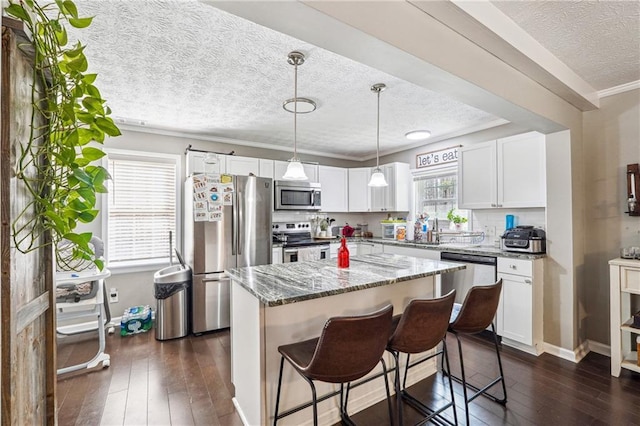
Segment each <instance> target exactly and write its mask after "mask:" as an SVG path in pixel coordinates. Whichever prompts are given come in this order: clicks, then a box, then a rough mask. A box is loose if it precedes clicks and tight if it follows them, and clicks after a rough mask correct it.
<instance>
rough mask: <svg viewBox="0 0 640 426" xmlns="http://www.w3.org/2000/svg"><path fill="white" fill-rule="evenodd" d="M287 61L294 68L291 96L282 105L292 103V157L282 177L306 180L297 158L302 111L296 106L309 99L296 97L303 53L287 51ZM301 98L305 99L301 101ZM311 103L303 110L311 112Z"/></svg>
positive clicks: (285, 106)
mask: <svg viewBox="0 0 640 426" xmlns="http://www.w3.org/2000/svg"><path fill="white" fill-rule="evenodd" d="M287 62H289V64H291V65H293V69H294V73H293V75H294V78H293V98H292V99H289V100H287V101H285V102H284V104H283V105H282V106H283V107H284V109H285V110H287V111H290V110H289V109H287V105H288V106H291V105H290V104H293V111H291V112H293V158H292V159H291V160H289V165H288V166H287V171H286V172H285V174H284V176H282V179H284V180H307V179H308V178H307V175H306V174H305V173H304V167H302V163H301V162H300V159H299V158H298V135H297V134H298V114H299V113H302V111H298V107H299V106H301V105H304V104H307V105H308V103H306V102H305V101H311V100H310V99H306V98H298V66H299V65H302V64H304V55H303V54H302V53H300V52H296V51H295V50H294V51H293V52H291V53H289V56H288V59H287ZM303 99H304V100H305V101H303ZM311 102H312V104H313V109H311V110H307V111H305V112H311V111H313V110H314V109H315V105H316V104H315V103H314V102H313V101H311Z"/></svg>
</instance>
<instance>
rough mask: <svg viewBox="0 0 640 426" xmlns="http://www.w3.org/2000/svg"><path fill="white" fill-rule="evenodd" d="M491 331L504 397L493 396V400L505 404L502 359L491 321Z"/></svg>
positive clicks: (505, 391) (505, 389) (505, 394)
mask: <svg viewBox="0 0 640 426" xmlns="http://www.w3.org/2000/svg"><path fill="white" fill-rule="evenodd" d="M491 331H493V343H494V345H495V347H496V355H497V356H498V368H499V369H500V381H502V392H503V395H504V398H502V399H498V398H495V401H496V402H497V403H498V404H502V405H506V404H507V385H506V384H505V382H504V373H503V372H502V360H501V359H500V348H499V347H498V336H497V335H496V327H495V325H494V324H493V323H491Z"/></svg>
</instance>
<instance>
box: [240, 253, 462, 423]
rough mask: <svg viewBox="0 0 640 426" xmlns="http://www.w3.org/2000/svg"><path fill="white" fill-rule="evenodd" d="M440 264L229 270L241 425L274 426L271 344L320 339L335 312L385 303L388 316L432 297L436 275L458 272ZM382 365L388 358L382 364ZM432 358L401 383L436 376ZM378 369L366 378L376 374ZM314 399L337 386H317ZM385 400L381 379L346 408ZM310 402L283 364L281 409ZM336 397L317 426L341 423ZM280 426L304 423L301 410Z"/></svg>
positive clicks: (377, 259) (354, 262)
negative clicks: (391, 311) (413, 301)
mask: <svg viewBox="0 0 640 426" xmlns="http://www.w3.org/2000/svg"><path fill="white" fill-rule="evenodd" d="M464 268H465V266H464V265H462V264H459V263H453V262H441V261H436V260H429V259H420V258H415V257H410V256H398V255H393V254H372V255H364V256H355V257H352V258H351V265H350V267H349V268H346V269H338V268H337V267H336V262H335V260H321V261H313V262H297V263H287V264H273V265H261V266H253V267H247V268H236V269H231V270H229V271H228V273H229V275H230V277H231V281H232V285H231V380H232V382H233V384H234V386H235V397H234V399H233V401H234V404H235V406H236V408H237V410H238V413H239V414H240V416H241V418H242V420H243V422H244V423H245V424H247V425H264V424H271V423H273V411H274V406H275V397H276V390H277V384H278V369H279V363H280V354H279V353H278V346H280V345H283V344H288V343H294V342H299V341H302V340H306V339H309V338H312V337H317V336H318V335H320V333H321V330H322V327H323V326H324V323H325V322H326V320H327V319H329V318H330V317H333V316H337V315H358V314H363V313H369V312H372V311H374V310H376V309H379V308H381V307H382V306H384V305H386V304H389V303H391V304H392V305H393V307H394V315H395V314H399V313H401V312H402V311H403V309H404V307H405V306H406V305H407V304H408V303H409V301H410V300H411V299H412V298H416V297H423V298H424V297H426V298H429V297H433V296H434V294H436V291H437V289H436V286H437V284H438V282H439V276H440V275H441V274H444V273H448V272H453V271H457V270H460V269H464ZM386 361H387V365H392V364H391V358H390V357H388V358H387V359H386ZM435 368H436V366H435V360H434V361H433V362H425V363H423V364H422V365H420V366H419V367H416V368H413V369H412V370H411V372H410V377H409V379H408V380H407V383H408V384H412V383H415V382H417V381H419V380H421V379H423V378H425V377H427V376H429V375H431V374H433V373H434V372H435ZM381 370H382V368H381V367H378V368H376V369H375V370H374V371H373V372H372V373H371V374H372V375H373V374H378V373H380V372H381ZM316 386H317V390H318V395H319V396H321V395H324V394H327V393H330V392H332V391H334V390H336V389H337V388H338V387H337V385H331V384H327V383H320V382H318V383H316ZM385 397H386V394H385V390H384V383H383V380H382V378H379V379H376V380H372V381H370V382H368V383H366V384H364V385H362V386H359V387H357V388H355V389H353V390H352V391H351V393H350V396H349V411H350V412H351V413H355V412H357V411H360V410H362V409H364V408H366V407H368V406H371V405H373V404H375V403H376V402H378V401H381V400H382V399H384V398H385ZM310 400H311V391H310V389H309V385H308V384H307V383H306V382H305V381H304V380H303V379H302V378H301V377H300V376H299V375H298V374H297V373H295V372H294V371H293V369H292V368H291V367H290V366H288V365H285V370H284V375H283V388H282V394H281V400H280V407H281V410H280V411H281V412H284V411H286V410H288V409H291V408H293V407H296V406H298V405H301V404H304V403H306V402H309V401H310ZM338 404H339V402H338V397H333V398H329V399H327V400H326V401H324V402H321V403H320V404H319V413H320V414H319V419H318V420H319V422H320V423H321V424H333V423H336V422H338V421H339V420H340V415H339V410H338ZM278 423H279V424H282V425H287V424H291V425H293V424H295V425H300V424H311V423H312V415H311V409H310V408H307V409H304V410H302V411H299V412H297V413H295V414H292V415H290V416H288V417H285V418H283V419H281V420H280V421H279V422H278Z"/></svg>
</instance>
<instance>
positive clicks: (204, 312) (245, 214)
mask: <svg viewBox="0 0 640 426" xmlns="http://www.w3.org/2000/svg"><path fill="white" fill-rule="evenodd" d="M233 190H234V192H233V193H232V197H231V198H232V205H224V206H223V207H222V217H221V220H219V221H195V220H194V219H195V217H194V213H195V212H196V210H195V209H196V208H197V207H200V208H202V204H200V205H198V204H196V203H195V202H194V198H193V194H194V188H193V177H190V178H188V179H187V181H186V183H185V193H184V194H185V203H184V206H185V208H184V238H183V241H184V248H183V250H184V254H185V261H186V263H187V264H188V265H189V266H191V269H192V270H193V285H192V291H191V329H192V332H193V333H195V334H199V333H203V332H205V331H211V330H217V329H220V328H225V327H229V325H230V315H229V314H230V312H229V311H230V290H231V289H230V280H229V277H228V276H227V275H226V273H225V272H224V271H225V270H227V269H231V268H235V267H243V266H254V265H264V264H269V263H271V246H272V241H271V212H272V210H273V208H272V206H273V181H272V179H270V178H259V177H255V176H233ZM221 195H222V193H221ZM225 195H227V194H225Z"/></svg>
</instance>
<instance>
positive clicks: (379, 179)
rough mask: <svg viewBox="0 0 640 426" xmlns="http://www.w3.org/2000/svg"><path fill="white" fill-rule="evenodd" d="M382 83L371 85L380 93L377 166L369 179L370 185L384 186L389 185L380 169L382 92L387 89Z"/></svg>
mask: <svg viewBox="0 0 640 426" xmlns="http://www.w3.org/2000/svg"><path fill="white" fill-rule="evenodd" d="M386 88H387V86H385V85H384V84H382V83H378V84H374V85H373V86H371V91H372V92H374V93H375V94H377V95H378V121H377V125H376V168H375V169H374V170H373V174H372V175H371V179H370V180H369V186H372V187H382V186H388V185H389V184H388V183H387V180H386V179H385V178H384V173H382V170H380V92H382V91H383V90H384V89H386Z"/></svg>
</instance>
